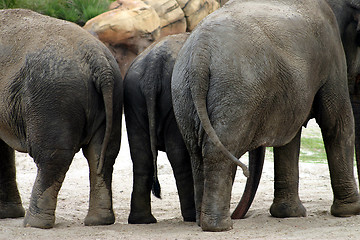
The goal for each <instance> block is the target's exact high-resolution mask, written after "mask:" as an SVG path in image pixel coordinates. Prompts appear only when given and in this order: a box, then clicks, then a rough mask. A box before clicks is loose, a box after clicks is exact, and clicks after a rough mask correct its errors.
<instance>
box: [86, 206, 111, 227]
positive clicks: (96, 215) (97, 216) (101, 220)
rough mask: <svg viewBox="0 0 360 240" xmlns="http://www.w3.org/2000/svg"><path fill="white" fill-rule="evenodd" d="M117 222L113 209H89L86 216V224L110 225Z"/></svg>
mask: <svg viewBox="0 0 360 240" xmlns="http://www.w3.org/2000/svg"><path fill="white" fill-rule="evenodd" d="M114 222H115V215H114V211H112V210H109V209H107V210H98V211H89V213H88V214H87V216H86V217H85V221H84V224H85V226H98V225H110V224H113V223H114Z"/></svg>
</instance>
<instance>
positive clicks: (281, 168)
mask: <svg viewBox="0 0 360 240" xmlns="http://www.w3.org/2000/svg"><path fill="white" fill-rule="evenodd" d="M300 139H301V129H300V130H299V132H298V133H297V135H296V136H295V138H294V139H293V140H292V141H291V142H289V143H288V144H286V145H285V146H282V147H274V168H275V169H274V173H275V181H274V200H273V204H272V205H271V207H270V213H271V215H272V216H273V217H279V218H285V217H305V216H306V210H305V208H304V206H303V205H302V203H301V201H300V198H299V192H298V189H299V153H300Z"/></svg>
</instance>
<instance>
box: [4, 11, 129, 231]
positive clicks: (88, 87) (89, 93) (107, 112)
mask: <svg viewBox="0 0 360 240" xmlns="http://www.w3.org/2000/svg"><path fill="white" fill-rule="evenodd" d="M0 35H1V38H0V69H1V71H0V91H1V94H0V96H1V97H0V109H1V114H0V138H1V141H0V148H1V152H0V165H1V168H0V182H1V185H0V218H15V217H22V216H23V215H24V209H23V207H22V203H21V199H20V196H19V192H18V189H17V184H16V179H15V162H14V149H15V150H17V151H21V152H28V153H29V154H30V156H31V157H32V158H33V159H34V161H35V163H36V165H37V168H38V171H37V177H36V180H35V183H34V187H33V190H32V194H31V199H30V206H29V210H28V211H27V213H26V216H25V219H24V226H31V227H39V228H51V227H53V225H54V222H55V207H56V202H57V195H58V192H59V189H60V187H61V185H62V182H63V180H64V178H65V174H66V171H67V170H68V168H69V166H70V163H71V161H72V159H73V156H74V154H75V153H76V152H78V151H79V150H80V148H82V150H83V153H84V155H85V156H86V158H87V160H88V163H89V168H90V202H89V212H88V214H87V216H86V218H85V225H102V224H112V223H114V221H115V216H114V212H113V207H112V192H111V181H112V171H113V164H114V161H115V158H116V156H117V154H118V152H119V148H120V139H121V135H120V134H121V114H122V78H121V75H120V70H119V68H118V66H117V63H116V61H115V59H114V57H113V56H112V55H111V53H110V51H108V49H107V48H106V47H105V46H104V45H103V44H102V43H101V42H100V41H98V40H97V39H95V38H94V37H93V36H91V35H90V34H89V33H88V32H86V31H85V30H83V29H82V28H80V27H78V26H77V25H75V24H73V23H69V22H66V21H62V20H58V19H54V18H50V17H47V16H43V15H40V14H38V13H34V12H32V11H29V10H21V9H16V10H1V11H0Z"/></svg>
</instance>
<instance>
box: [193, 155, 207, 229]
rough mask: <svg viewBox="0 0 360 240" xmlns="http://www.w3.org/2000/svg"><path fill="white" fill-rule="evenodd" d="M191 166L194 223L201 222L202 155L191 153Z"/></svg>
mask: <svg viewBox="0 0 360 240" xmlns="http://www.w3.org/2000/svg"><path fill="white" fill-rule="evenodd" d="M191 168H192V174H193V180H194V199H195V210H196V223H197V225H198V226H200V223H201V219H200V218H201V207H202V206H201V205H202V199H203V193H204V163H203V159H202V157H200V156H198V154H195V153H194V154H191Z"/></svg>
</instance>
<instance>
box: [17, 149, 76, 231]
mask: <svg viewBox="0 0 360 240" xmlns="http://www.w3.org/2000/svg"><path fill="white" fill-rule="evenodd" d="M74 154H75V153H74V151H73V150H60V149H52V150H44V149H37V150H35V151H34V153H33V154H32V155H33V158H34V161H35V163H36V165H37V168H38V171H37V176H36V179H35V183H34V186H33V189H32V193H31V199H30V205H29V210H28V211H27V212H26V216H25V219H24V226H25V227H37V228H52V227H53V226H54V223H55V208H56V202H57V196H58V193H59V190H60V187H61V185H62V183H63V181H64V178H65V174H66V172H67V170H68V169H69V166H70V163H71V161H72V159H73V157H74Z"/></svg>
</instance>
